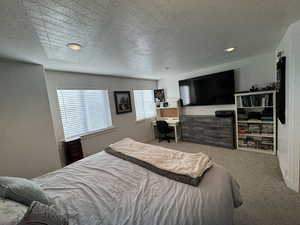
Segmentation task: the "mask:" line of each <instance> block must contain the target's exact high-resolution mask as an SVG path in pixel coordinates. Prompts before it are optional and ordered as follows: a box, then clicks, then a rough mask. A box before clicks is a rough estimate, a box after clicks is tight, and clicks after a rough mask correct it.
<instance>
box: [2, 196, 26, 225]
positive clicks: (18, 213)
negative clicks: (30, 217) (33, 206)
mask: <svg viewBox="0 0 300 225" xmlns="http://www.w3.org/2000/svg"><path fill="white" fill-rule="evenodd" d="M27 209H28V207H27V206H25V205H23V204H21V203H18V202H14V201H12V200H9V199H4V198H0V224H1V225H17V224H18V223H19V222H20V221H21V220H22V218H23V217H24V215H25V213H26V211H27Z"/></svg>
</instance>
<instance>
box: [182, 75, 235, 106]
mask: <svg viewBox="0 0 300 225" xmlns="http://www.w3.org/2000/svg"><path fill="white" fill-rule="evenodd" d="M179 91H180V98H181V101H182V104H183V106H197V105H227V104H234V91H235V90H234V70H230V71H225V72H221V73H215V74H210V75H206V76H200V77H195V78H191V79H187V80H181V81H179Z"/></svg>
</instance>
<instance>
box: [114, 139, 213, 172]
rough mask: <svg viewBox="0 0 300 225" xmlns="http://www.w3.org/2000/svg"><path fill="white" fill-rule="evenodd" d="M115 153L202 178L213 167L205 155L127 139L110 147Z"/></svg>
mask: <svg viewBox="0 0 300 225" xmlns="http://www.w3.org/2000/svg"><path fill="white" fill-rule="evenodd" d="M109 147H110V148H111V149H113V150H114V151H117V152H120V153H122V154H125V155H127V156H130V157H133V158H136V159H138V160H142V161H144V162H147V163H149V164H151V165H153V166H155V167H157V168H159V169H162V170H167V171H170V172H172V173H176V174H181V175H186V176H190V177H192V178H198V177H201V176H202V175H203V174H204V172H205V171H206V170H207V169H208V168H210V167H211V166H212V165H213V162H212V161H211V159H210V158H209V157H208V156H207V155H205V154H203V153H195V154H193V153H186V152H179V151H175V150H172V149H168V148H164V147H160V146H155V145H149V144H144V143H140V142H136V141H134V140H132V139H130V138H125V139H123V140H121V141H119V142H116V143H114V144H111V145H109Z"/></svg>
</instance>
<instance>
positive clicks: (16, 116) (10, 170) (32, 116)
mask: <svg viewBox="0 0 300 225" xmlns="http://www.w3.org/2000/svg"><path fill="white" fill-rule="evenodd" d="M0 107H1V109H0V128H1V129H0V175H4V176H19V177H28V178H30V177H35V176H39V175H41V174H44V173H46V172H49V171H51V170H55V169H57V168H59V167H60V163H59V155H58V151H57V146H56V142H55V136H54V132H53V126H52V120H51V113H50V107H49V102H48V95H47V90H46V83H45V78H44V69H43V67H42V66H40V65H33V64H25V63H20V62H14V61H7V60H0Z"/></svg>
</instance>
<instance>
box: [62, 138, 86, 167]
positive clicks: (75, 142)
mask: <svg viewBox="0 0 300 225" xmlns="http://www.w3.org/2000/svg"><path fill="white" fill-rule="evenodd" d="M64 150H65V154H66V164H67V165H69V164H71V163H73V162H76V161H78V160H80V159H83V152H82V146H81V140H80V138H75V139H71V140H66V141H64Z"/></svg>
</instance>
